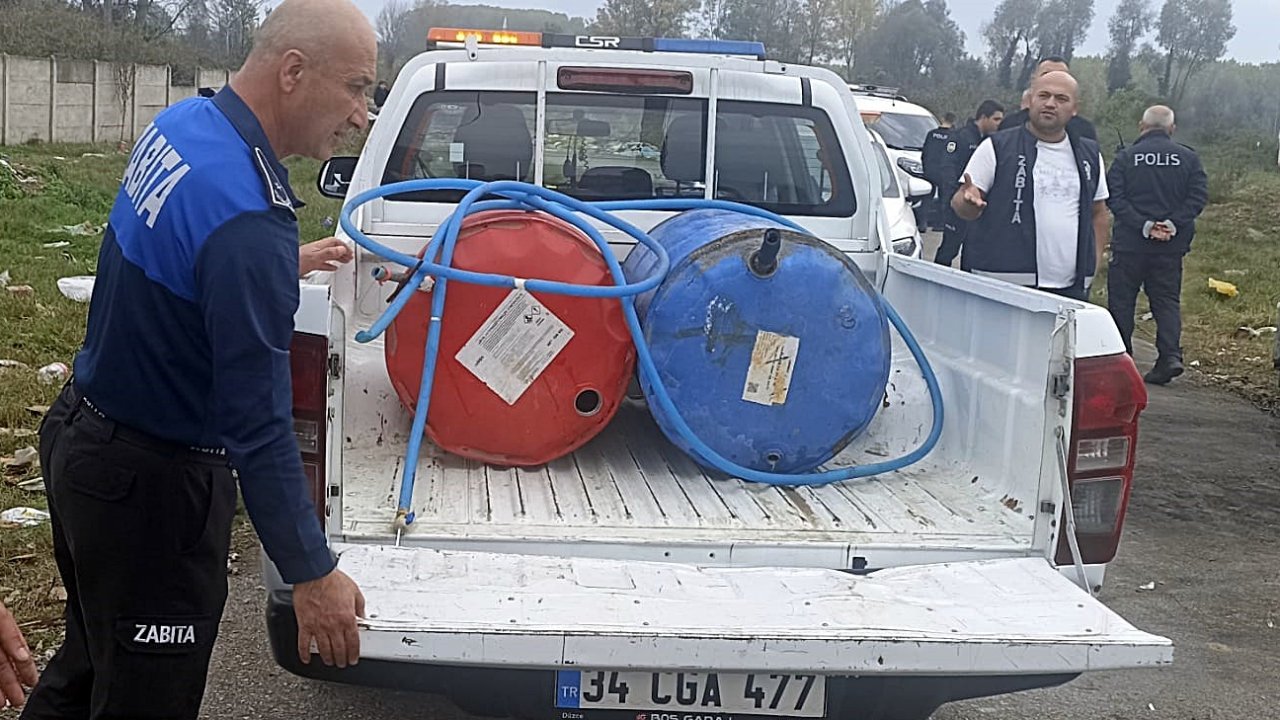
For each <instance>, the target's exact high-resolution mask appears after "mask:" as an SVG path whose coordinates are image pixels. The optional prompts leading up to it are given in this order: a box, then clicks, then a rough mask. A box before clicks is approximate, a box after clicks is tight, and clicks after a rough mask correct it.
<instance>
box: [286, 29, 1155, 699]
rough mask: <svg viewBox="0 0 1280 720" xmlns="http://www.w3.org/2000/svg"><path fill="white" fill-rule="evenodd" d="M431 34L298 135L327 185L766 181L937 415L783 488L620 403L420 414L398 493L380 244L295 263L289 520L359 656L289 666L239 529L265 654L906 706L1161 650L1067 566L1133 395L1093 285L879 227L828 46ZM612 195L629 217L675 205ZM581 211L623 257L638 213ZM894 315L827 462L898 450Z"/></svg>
mask: <svg viewBox="0 0 1280 720" xmlns="http://www.w3.org/2000/svg"><path fill="white" fill-rule="evenodd" d="M432 39H433V41H435V42H436V45H435V48H434V49H432V50H429V51H428V52H425V53H423V54H421V55H419V56H417V57H416V58H414V59H413V60H412V61H410V62H409V64H408V65H407V66H406V67H405V68H404V69H403V70H402V71H401V73H400V75H399V77H398V79H397V80H396V83H395V85H394V86H393V87H392V89H391V94H390V97H389V98H388V100H387V102H386V104H385V105H384V107H383V109H382V112H381V114H380V117H379V121H378V123H377V125H376V126H375V127H374V129H373V131H372V132H371V134H370V135H369V137H368V140H367V142H366V144H365V146H364V148H363V150H362V151H361V153H360V155H359V157H358V158H350V159H345V160H342V159H335V160H334V161H331V162H330V163H329V164H328V165H327V166H326V170H325V172H324V173H323V175H322V178H321V180H320V185H321V188H322V189H324V190H325V191H326V192H327V193H329V194H332V195H335V196H337V197H345V198H352V197H355V196H356V195H357V194H359V193H361V192H364V191H366V190H369V189H371V188H377V187H380V186H383V185H386V184H389V183H394V182H398V181H402V180H408V179H415V178H431V177H439V178H470V179H480V180H491V179H507V180H519V181H522V182H527V183H532V184H536V185H542V186H545V187H549V188H553V189H556V190H559V191H560V192H563V193H565V194H568V195H570V196H573V197H577V198H581V199H586V200H590V201H606V200H614V199H635V198H702V199H704V200H712V199H731V200H736V201H738V202H741V203H747V204H751V205H755V206H757V207H761V208H766V209H769V210H771V211H773V212H775V213H778V214H780V215H783V216H784V217H786V218H787V219H789V220H792V221H794V222H795V223H797V224H799V225H801V226H803V227H804V228H805V229H807V230H808V231H809V233H811V234H812V235H814V236H816V237H818V238H820V239H822V240H823V241H825V242H826V243H828V244H829V245H830V246H831V247H834V248H836V249H838V250H839V251H841V252H843V253H844V254H846V255H847V257H848V258H849V259H850V260H852V261H853V262H854V263H856V265H857V266H858V267H859V268H861V270H862V272H863V273H864V274H865V275H866V277H867V278H868V279H869V280H870V281H871V283H872V284H873V285H874V286H875V288H876V289H877V291H878V292H879V293H881V294H882V295H883V297H884V298H885V300H886V301H888V302H889V303H891V304H892V305H893V306H894V307H895V308H896V309H897V312H898V313H899V314H900V315H901V316H902V318H903V319H904V320H905V322H906V323H907V324H908V325H909V326H910V328H911V330H912V332H913V333H914V334H915V336H916V338H917V340H918V341H919V344H920V347H921V348H922V350H923V352H924V353H925V355H927V357H928V359H929V362H930V363H931V364H932V366H933V368H934V370H935V371H936V373H937V379H938V383H939V386H940V388H941V393H942V399H943V401H944V402H945V407H946V415H945V423H944V429H943V433H942V436H941V440H940V441H939V443H938V444H937V446H936V447H935V448H934V449H933V451H932V452H930V453H929V455H928V456H927V457H925V458H924V459H923V460H922V461H920V462H918V463H916V464H914V465H912V466H910V467H907V468H903V469H901V470H896V471H893V472H889V473H885V474H882V475H877V476H873V477H870V478H864V479H861V480H851V481H846V482H837V483H829V484H825V485H814V486H804V487H782V486H775V485H766V484H762V483H755V482H747V481H744V480H741V479H738V478H734V477H728V476H725V475H723V474H720V473H715V472H711V471H707V470H705V469H703V468H701V467H700V466H698V465H697V464H696V463H694V462H692V461H691V460H690V459H689V458H688V457H687V456H684V455H683V454H682V453H681V452H680V451H679V450H677V449H676V448H675V447H674V446H673V445H672V444H671V443H670V442H668V441H667V440H666V439H665V437H664V436H663V435H662V434H661V433H660V432H659V431H658V429H657V428H656V427H655V425H654V422H653V420H652V419H651V417H650V416H649V414H648V412H647V410H646V408H645V407H644V403H643V402H642V401H640V400H630V401H628V402H627V403H626V404H625V405H624V407H623V408H622V409H621V410H619V411H618V414H617V416H616V417H615V418H614V419H613V421H612V422H611V424H610V425H609V426H608V427H607V428H606V429H605V430H604V431H603V432H601V434H600V435H599V436H597V437H596V438H595V439H593V440H591V441H590V442H589V443H587V444H586V445H585V446H583V447H582V448H580V449H578V450H576V451H574V452H573V453H572V454H570V455H569V456H566V457H563V458H560V459H558V460H555V461H552V462H549V463H547V464H546V465H545V466H540V467H536V468H511V467H498V466H493V465H489V464H486V463H481V462H477V461H473V460H465V459H462V458H459V457H456V456H453V455H451V454H449V453H446V452H443V451H440V450H439V449H438V448H431V447H427V446H426V445H424V451H423V453H422V456H421V458H420V459H419V461H418V464H417V466H416V470H417V477H418V480H417V483H416V484H415V485H414V487H413V492H412V506H413V511H414V517H415V518H416V519H415V520H414V522H412V523H411V524H409V525H407V526H404V525H403V524H397V500H396V497H397V493H398V492H399V489H400V485H399V483H400V476H401V473H402V470H403V467H402V466H403V463H404V462H405V447H406V445H407V443H408V442H409V439H410V438H409V435H410V432H411V425H410V418H411V414H410V412H409V411H408V410H406V409H405V408H404V407H403V406H402V405H401V404H400V402H399V401H398V399H397V396H396V393H395V392H394V390H393V388H392V387H391V384H390V382H389V380H388V376H387V368H386V362H385V359H384V350H385V348H384V346H383V340H382V339H381V338H378V339H375V340H372V341H370V342H358V341H357V337H356V336H357V331H359V330H361V329H364V328H367V327H369V326H370V324H371V323H372V322H373V321H374V319H375V318H376V317H377V316H378V315H379V314H380V313H381V312H382V309H383V308H384V307H385V306H386V303H387V301H388V298H389V297H390V296H391V294H392V293H393V292H394V291H395V286H394V283H383V282H379V281H378V279H377V277H376V276H385V275H386V274H388V273H389V274H391V275H395V274H397V273H403V272H404V271H405V270H406V269H407V268H405V267H387V266H388V264H389V263H388V262H387V261H386V260H385V259H383V258H381V257H377V256H375V255H373V254H372V253H370V252H368V251H366V250H364V249H363V248H357V252H356V258H355V261H354V262H352V263H351V264H349V265H348V266H345V267H343V268H341V269H338V270H336V271H334V272H332V273H322V274H321V275H320V276H318V277H315V278H312V279H311V280H309V281H308V282H306V283H304V285H303V288H302V289H303V293H302V303H301V307H300V309H299V313H298V317H297V322H296V330H297V334H296V336H295V345H294V352H293V358H292V363H293V373H294V382H293V387H294V397H295V404H296V415H295V416H296V418H297V421H298V428H299V439H300V442H299V444H300V449H301V450H302V452H303V459H304V463H305V464H306V466H307V468H308V473H309V474H310V476H311V479H312V487H313V499H314V500H315V502H316V506H317V509H318V517H317V522H320V523H322V524H323V525H324V527H325V528H326V530H327V532H328V535H329V537H330V540H331V543H332V547H333V548H334V550H335V552H336V553H337V554H338V555H339V557H340V564H339V566H340V567H341V568H342V569H343V570H344V571H345V572H346V573H347V574H349V575H350V576H351V577H352V578H354V579H355V580H356V581H357V582H358V583H359V584H360V586H361V588H362V589H363V592H364V594H365V597H366V601H367V617H365V618H362V619H361V620H360V627H361V655H362V658H361V662H360V663H359V665H357V666H355V667H352V668H347V669H345V670H338V669H336V668H326V667H324V666H323V665H322V664H321V663H319V662H316V661H313V662H312V663H311V664H310V665H303V664H301V663H299V662H298V660H297V654H296V650H295V647H296V642H295V641H296V632H297V630H296V625H295V622H294V618H293V613H292V605H291V594H290V588H289V586H288V585H286V584H285V583H283V582H282V581H281V580H280V578H279V575H278V573H276V572H275V570H274V566H273V565H272V564H271V562H270V561H269V560H264V577H265V578H266V584H267V595H268V617H267V626H268V632H269V636H270V640H271V645H272V648H273V651H274V653H275V657H276V659H277V661H278V662H279V663H280V664H281V665H282V666H283V667H285V668H287V669H289V670H290V671H292V672H294V673H297V674H300V675H304V676H308V677H314V678H318V679H325V680H333V681H340V682H349V683H359V684H367V685H377V686H391V687H405V688H415V689H420V690H427V691H431V692H437V693H443V694H446V695H448V696H449V697H450V698H452V699H453V700H454V701H455V702H456V703H458V704H459V705H460V706H461V707H463V708H464V709H466V710H468V711H471V712H473V713H477V714H483V715H492V716H519V717H528V718H555V719H557V720H593V719H595V718H613V717H628V718H636V717H639V718H663V719H664V720H665V719H666V718H671V719H675V718H679V719H680V720H690V719H692V718H729V717H735V718H744V717H746V718H763V717H770V718H774V717H805V718H830V719H831V720H836V719H837V718H901V719H914V720H920V719H922V718H926V717H928V716H929V715H930V714H932V713H933V711H934V710H935V709H937V708H938V707H939V706H940V705H942V704H943V703H946V702H950V701H952V700H958V699H964V698H972V697H980V696H986V695H995V694H1000V693H1007V692H1014V691H1019V690H1025V689H1030V688H1037V687H1047V686H1052V685H1057V684H1061V683H1065V682H1068V681H1070V680H1072V679H1073V678H1075V677H1077V676H1079V675H1080V674H1082V673H1085V672H1093V671H1102V670H1115V669H1122V668H1139V667H1159V666H1162V665H1166V664H1168V663H1170V662H1171V661H1172V645H1171V643H1170V641H1169V640H1168V639H1167V638H1163V637H1159V636H1155V635H1151V634H1149V633H1146V632H1143V631H1141V630H1139V629H1138V628H1135V627H1134V626H1133V625H1131V624H1130V623H1128V622H1127V621H1125V620H1124V618H1122V617H1120V616H1119V615H1117V614H1116V613H1115V612H1114V611H1112V610H1110V609H1109V608H1108V607H1107V606H1106V605H1105V604H1103V603H1102V602H1101V601H1100V600H1099V599H1098V598H1097V597H1095V592H1096V589H1097V588H1098V587H1100V585H1101V583H1102V579H1103V575H1104V571H1105V567H1106V564H1107V563H1108V562H1110V561H1111V559H1112V558H1113V557H1114V556H1115V553H1116V551H1117V547H1118V544H1119V540H1120V534H1121V530H1122V526H1123V519H1124V509H1125V506H1126V505H1127V502H1128V496H1129V492H1130V488H1131V485H1132V478H1133V472H1132V470H1133V457H1134V449H1135V447H1136V441H1137V422H1138V416H1139V414H1140V412H1141V410H1142V408H1143V407H1144V406H1145V399H1146V396H1145V391H1144V389H1143V385H1142V381H1141V378H1140V377H1138V375H1137V372H1136V369H1135V368H1134V366H1133V362H1132V360H1130V359H1129V357H1128V355H1126V354H1125V352H1124V346H1123V344H1122V342H1121V340H1120V337H1119V334H1118V332H1117V331H1116V329H1115V326H1114V324H1113V323H1112V321H1111V319H1110V316H1109V315H1108V314H1107V312H1106V311H1105V310H1104V309H1102V308H1098V307H1094V306H1091V305H1088V304H1085V303H1079V302H1075V301H1071V300H1066V299H1063V298H1060V297H1057V296H1052V295H1048V294H1045V293H1041V292H1037V291H1034V290H1027V289H1023V288H1019V287H1014V286H1011V285H1005V284H1001V283H999V282H996V281H993V280H990V279H985V278H979V277H974V276H971V275H968V274H964V273H960V272H957V271H954V270H952V269H950V268H943V267H939V266H936V265H933V264H932V263H928V262H924V261H921V260H918V259H916V258H914V257H910V256H908V255H903V254H897V253H894V252H893V251H892V241H893V239H894V238H893V237H892V234H891V232H890V230H889V224H888V221H887V219H886V218H885V216H884V205H883V203H882V202H881V201H880V198H881V194H882V188H883V184H882V178H881V172H882V163H881V161H879V160H877V158H876V157H875V155H874V154H873V152H874V150H875V148H874V147H873V146H872V144H871V141H870V137H869V135H868V133H867V129H866V127H865V126H864V124H863V122H862V118H861V115H860V112H859V104H858V103H859V98H858V97H857V96H855V95H854V94H853V93H852V92H851V91H850V89H849V87H848V85H847V83H845V82H844V81H843V80H842V79H841V78H840V77H838V76H836V75H835V74H834V73H832V72H830V71H828V70H825V69H821V68H813V67H804V66H797V65H789V64H784V63H778V62H774V61H770V60H767V59H764V52H763V48H762V47H760V46H758V44H755V43H721V42H717V41H690V40H665V39H661V38H659V39H653V38H602V37H597V36H590V37H584V36H561V35H551V34H540V33H515V32H509V31H488V30H470V29H448V30H433V32H432ZM450 45H456V47H450ZM458 199H459V193H457V192H453V191H439V190H432V191H415V192H404V193H399V194H393V195H390V196H388V197H385V198H381V199H378V200H375V201H372V202H370V203H368V204H365V205H363V206H361V207H360V208H359V209H358V210H356V211H355V212H354V214H353V216H352V222H353V223H354V224H355V226H356V227H358V228H359V230H360V232H362V233H364V234H366V235H368V236H369V237H370V238H376V239H377V240H378V242H380V243H382V244H384V245H386V246H389V247H392V248H395V249H396V250H398V251H400V252H403V253H408V254H414V253H417V252H418V251H420V250H421V249H422V248H423V246H424V245H425V244H426V243H427V242H428V240H429V239H430V238H431V237H432V236H433V235H434V233H435V232H436V231H437V230H438V229H439V227H440V225H441V223H443V222H444V221H445V219H446V218H447V217H448V216H449V215H450V213H451V212H453V210H454V208H455V206H456V203H457V202H458ZM619 215H620V216H621V217H623V219H625V220H627V221H628V222H630V223H632V224H634V225H635V226H637V227H639V228H641V229H645V230H647V229H650V228H653V227H654V226H655V225H657V224H658V223H660V222H662V221H663V220H664V219H666V218H667V217H670V216H671V215H672V213H670V212H659V211H654V210H629V211H624V212H620V213H619ZM600 229H601V231H602V233H603V234H604V235H605V237H606V238H607V239H608V241H609V244H610V246H611V247H612V248H613V249H615V250H616V251H617V253H618V254H619V256H622V255H623V254H625V253H626V252H627V251H628V250H629V249H630V247H631V245H632V244H634V241H633V240H632V239H631V238H630V237H629V236H626V235H623V234H622V233H619V232H616V231H614V230H613V229H612V228H611V227H607V226H601V228H600ZM424 321H425V319H424ZM442 322H445V323H447V322H448V318H447V317H446V318H444V319H443V320H442ZM893 342H894V352H893V359H892V368H891V375H890V383H889V386H888V387H887V388H886V392H885V402H884V409H883V410H882V411H881V412H880V413H879V414H878V415H877V417H876V419H875V420H874V421H873V422H872V424H871V426H870V427H869V428H868V429H867V431H866V432H865V433H864V434H863V435H862V436H860V437H859V438H858V439H857V440H855V441H854V442H853V443H852V444H850V446H849V447H848V448H847V449H846V450H845V451H844V452H843V453H842V454H841V455H840V456H839V457H837V458H836V460H834V461H833V464H834V465H837V466H845V467H847V466H853V465H859V464H866V463H873V462H876V461H877V459H883V458H884V457H896V456H899V455H902V454H904V453H906V452H907V451H909V450H910V449H912V448H914V447H916V446H917V445H918V444H919V443H920V440H921V437H922V433H924V432H927V428H928V427H929V426H930V423H931V422H932V417H933V416H932V409H931V404H930V399H929V394H928V391H927V389H926V383H925V382H924V380H923V379H922V377H921V373H920V370H919V368H917V366H916V364H915V363H914V361H913V360H912V357H911V354H910V353H909V352H907V350H906V348H905V346H904V345H903V340H902V338H899V337H897V336H896V335H895V336H894V338H893Z"/></svg>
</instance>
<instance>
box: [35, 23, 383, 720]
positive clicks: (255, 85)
mask: <svg viewBox="0 0 1280 720" xmlns="http://www.w3.org/2000/svg"><path fill="white" fill-rule="evenodd" d="M376 61H377V46H376V40H375V36H374V33H373V30H372V28H370V26H369V23H368V21H367V20H365V18H364V15H363V14H362V13H361V12H360V11H359V10H358V9H357V8H356V7H355V6H354V5H352V4H351V3H350V2H348V0H285V2H284V3H282V4H281V5H279V6H278V7H276V8H275V9H274V10H273V11H272V12H271V14H270V15H269V16H268V17H267V19H266V20H265V22H264V23H263V24H262V26H261V27H260V28H259V30H258V33H257V35H256V36H255V39H254V48H253V51H252V53H251V54H250V56H249V58H248V59H247V60H246V61H245V64H244V66H243V67H242V68H241V69H240V71H239V72H238V73H237V74H236V75H235V77H234V79H233V80H232V81H231V84H230V86H229V87H227V88H224V89H223V90H221V91H219V92H218V93H217V94H216V95H215V96H214V97H213V98H193V99H190V100H186V101H183V102H180V103H178V104H176V105H174V106H173V107H170V108H168V109H167V110H165V111H163V112H161V113H160V115H159V116H157V117H156V119H155V121H154V123H152V124H151V125H150V126H149V127H148V128H147V129H146V131H145V132H144V133H143V134H142V136H141V138H140V139H139V140H138V142H137V144H136V145H135V147H134V150H133V154H132V156H131V157H130V159H129V164H128V166H127V168H126V170H125V173H124V178H123V181H122V182H121V185H120V190H119V193H118V195H117V196H116V201H115V205H114V206H113V208H112V210H111V215H110V218H109V222H108V225H107V229H106V232H105V234H104V237H103V241H102V249H101V252H100V255H99V260H98V279H97V283H96V285H95V287H94V296H93V302H92V304H91V305H90V308H89V324H88V330H87V333H86V337H85V342H84V347H83V350H82V351H81V352H80V354H79V356H78V357H77V358H76V361H75V373H74V377H73V379H72V381H71V382H69V383H68V385H67V387H66V388H64V390H63V392H62V394H61V396H60V397H59V398H58V399H57V401H56V402H55V403H54V405H53V407H52V408H51V409H50V410H49V413H48V415H47V416H46V417H45V420H44V422H43V423H42V426H41V430H40V454H41V465H42V468H43V470H44V477H45V483H46V488H47V490H48V498H49V509H50V512H51V514H52V525H53V538H54V552H55V555H56V559H57V563H58V569H59V572H60V574H61V575H62V581H63V583H64V584H65V586H66V589H67V596H68V597H67V611H66V624H67V630H66V640H65V641H64V643H63V645H62V647H61V648H60V649H59V651H58V653H57V655H55V656H54V658H53V660H52V661H51V662H50V663H49V665H48V668H47V669H46V670H45V672H44V675H43V677H42V678H41V680H40V683H39V684H38V685H37V687H36V688H35V690H34V691H33V693H32V695H31V697H30V699H29V701H28V702H27V706H26V709H25V711H24V713H23V715H22V717H23V718H86V719H88V718H91V719H93V720H98V719H100V718H101V719H105V718H195V717H197V715H198V714H199V708H200V702H201V698H202V696H203V693H204V686H205V676H206V673H207V670H208V664H209V657H210V653H211V651H212V649H213V645H214V640H215V637H216V634H217V629H218V621H219V618H220V617H221V614H222V609H223V605H224V603H225V601H226V596H227V583H226V555H227V549H228V545H229V542H230V529H231V521H232V517H233V515H234V513H235V506H236V485H235V482H236V479H237V477H238V480H239V484H240V489H241V492H242V493H243V495H244V500H245V506H246V508H247V509H248V512H249V516H250V519H251V520H252V521H253V523H254V526H255V528H256V529H257V532H258V536H259V538H260V539H261V541H262V544H263V547H264V548H265V549H266V552H267V554H268V556H269V557H270V558H271V560H272V561H273V562H274V563H275V565H276V567H277V568H278V569H279V570H280V572H281V574H282V575H283V577H284V579H285V580H286V581H288V582H290V583H293V588H294V589H293V592H294V606H295V610H296V614H297V619H298V626H299V645H300V647H299V651H300V655H302V658H303V661H304V662H309V661H310V659H311V653H310V650H309V648H310V644H311V642H312V641H313V640H314V642H315V644H316V647H317V649H318V651H319V654H320V656H321V658H322V659H323V661H324V662H325V663H326V664H336V665H338V666H339V667H346V666H347V665H348V664H350V663H354V662H356V660H357V659H358V657H359V635H358V633H357V628H356V618H357V617H358V616H359V615H361V614H362V613H363V611H364V609H363V603H364V601H363V597H362V596H361V594H360V591H359V589H358V588H357V587H356V585H355V583H354V582H353V581H352V580H351V579H350V578H348V577H347V576H346V575H344V574H343V573H342V572H341V571H339V570H337V569H336V565H337V563H336V559H335V557H334V555H333V554H332V553H331V552H330V550H329V548H328V546H327V542H326V538H325V535H324V533H323V531H322V529H321V527H320V525H319V523H318V522H317V518H316V511H315V508H314V507H313V505H312V502H311V500H310V499H309V497H308V493H307V489H306V484H305V483H306V481H305V477H304V475H303V469H302V465H301V459H300V457H299V451H298V446H297V442H296V440H295V437H294V434H293V422H292V417H291V413H292V408H291V405H292V401H291V381H290V373H289V345H290V339H291V336H292V332H293V315H294V312H295V310H296V308H297V306H298V302H299V299H298V298H299V290H298V276H299V274H300V272H301V271H304V270H307V269H316V268H317V267H319V266H320V265H321V264H322V263H323V259H324V258H325V257H336V258H337V259H339V260H341V259H344V258H343V255H344V252H343V250H342V249H340V248H338V247H337V245H336V244H335V243H334V242H330V243H326V244H325V246H322V247H321V248H320V249H319V250H316V251H314V252H312V251H308V252H307V253H304V255H305V256H306V257H305V259H304V262H302V263H301V264H300V256H299V249H298V226H297V220H296V218H295V216H294V208H295V207H297V206H298V202H297V200H296V199H295V197H294V195H293V191H292V190H291V189H290V187H289V177H288V173H287V172H286V171H285V168H284V167H283V166H282V165H281V164H280V158H283V157H287V156H290V155H303V156H308V157H314V158H324V157H328V156H329V155H331V154H332V152H333V150H334V148H335V147H336V146H337V144H338V143H339V142H340V141H341V140H342V138H343V136H344V135H346V134H347V133H348V132H350V131H353V130H358V129H360V128H363V127H365V125H366V117H367V115H366V110H365V92H366V89H367V88H368V87H369V85H371V84H372V82H373V76H374V69H375V64H376Z"/></svg>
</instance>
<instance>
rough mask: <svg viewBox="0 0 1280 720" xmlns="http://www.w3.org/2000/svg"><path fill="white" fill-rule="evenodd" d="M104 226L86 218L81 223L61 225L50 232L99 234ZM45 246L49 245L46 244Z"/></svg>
mask: <svg viewBox="0 0 1280 720" xmlns="http://www.w3.org/2000/svg"><path fill="white" fill-rule="evenodd" d="M103 227H104V226H102V225H95V224H93V223H91V222H89V221H88V220H85V221H84V222H82V223H80V224H79V225H61V226H59V227H58V228H57V229H56V230H50V231H49V232H60V233H63V234H66V235H98V234H100V233H101V232H102V230H103ZM45 247H49V246H48V245H46V246H45Z"/></svg>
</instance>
